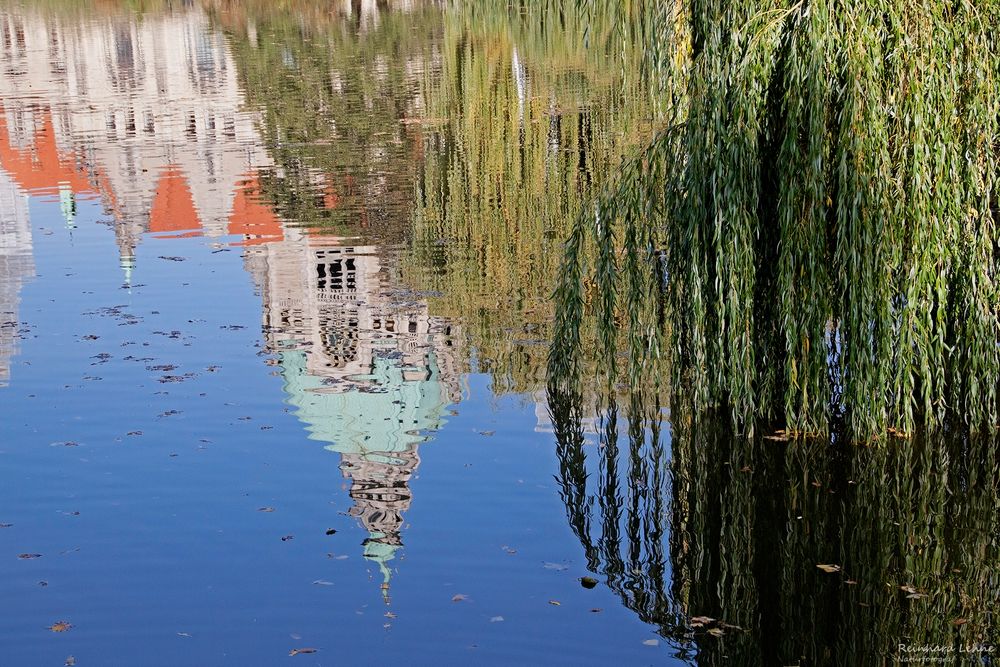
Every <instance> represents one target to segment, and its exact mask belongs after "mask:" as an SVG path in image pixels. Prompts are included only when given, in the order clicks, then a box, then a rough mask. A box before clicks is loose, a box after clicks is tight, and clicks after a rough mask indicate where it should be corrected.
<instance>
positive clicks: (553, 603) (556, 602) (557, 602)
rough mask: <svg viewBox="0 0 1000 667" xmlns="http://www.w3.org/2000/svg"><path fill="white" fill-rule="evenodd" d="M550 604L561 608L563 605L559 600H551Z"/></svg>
mask: <svg viewBox="0 0 1000 667" xmlns="http://www.w3.org/2000/svg"><path fill="white" fill-rule="evenodd" d="M549 604H552V605H555V606H557V607H558V606H560V605H561V604H562V602H560V601H559V600H549Z"/></svg>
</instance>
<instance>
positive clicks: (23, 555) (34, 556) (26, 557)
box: [17, 554, 42, 560]
mask: <svg viewBox="0 0 1000 667" xmlns="http://www.w3.org/2000/svg"><path fill="white" fill-rule="evenodd" d="M17 557H18V558H20V559H21V560H30V559H32V558H41V557H42V554H18V555H17Z"/></svg>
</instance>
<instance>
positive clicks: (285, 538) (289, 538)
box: [281, 535, 295, 542]
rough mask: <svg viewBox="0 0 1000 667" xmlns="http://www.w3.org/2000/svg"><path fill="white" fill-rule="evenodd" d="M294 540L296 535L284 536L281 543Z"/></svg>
mask: <svg viewBox="0 0 1000 667" xmlns="http://www.w3.org/2000/svg"><path fill="white" fill-rule="evenodd" d="M294 539H295V536H294V535H284V536H283V537H282V538H281V541H282V542H287V541H288V540H294Z"/></svg>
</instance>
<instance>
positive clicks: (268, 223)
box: [229, 172, 285, 246]
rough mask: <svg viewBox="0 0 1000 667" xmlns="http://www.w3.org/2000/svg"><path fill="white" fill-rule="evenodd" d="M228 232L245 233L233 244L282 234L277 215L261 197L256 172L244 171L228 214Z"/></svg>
mask: <svg viewBox="0 0 1000 667" xmlns="http://www.w3.org/2000/svg"><path fill="white" fill-rule="evenodd" d="M229 233H230V234H236V235H242V236H243V237H244V240H243V241H239V242H237V243H233V244H232V245H235V246H250V245H259V244H261V243H270V242H272V241H281V240H282V239H284V238H285V232H284V229H283V228H282V226H281V221H280V220H279V219H278V216H276V215H275V214H274V211H272V210H271V207H270V206H267V205H266V204H265V203H264V202H263V201H262V199H261V189H260V178H259V175H258V174H257V172H252V173H250V174H247V175H246V178H245V179H244V180H242V181H240V183H239V186H238V187H237V188H236V197H235V198H234V199H233V211H232V213H230V215H229Z"/></svg>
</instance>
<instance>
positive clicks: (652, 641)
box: [642, 639, 660, 646]
mask: <svg viewBox="0 0 1000 667" xmlns="http://www.w3.org/2000/svg"><path fill="white" fill-rule="evenodd" d="M642 643H643V644H644V645H646V646H659V645H660V640H659V639H647V640H645V641H644V642H642Z"/></svg>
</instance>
